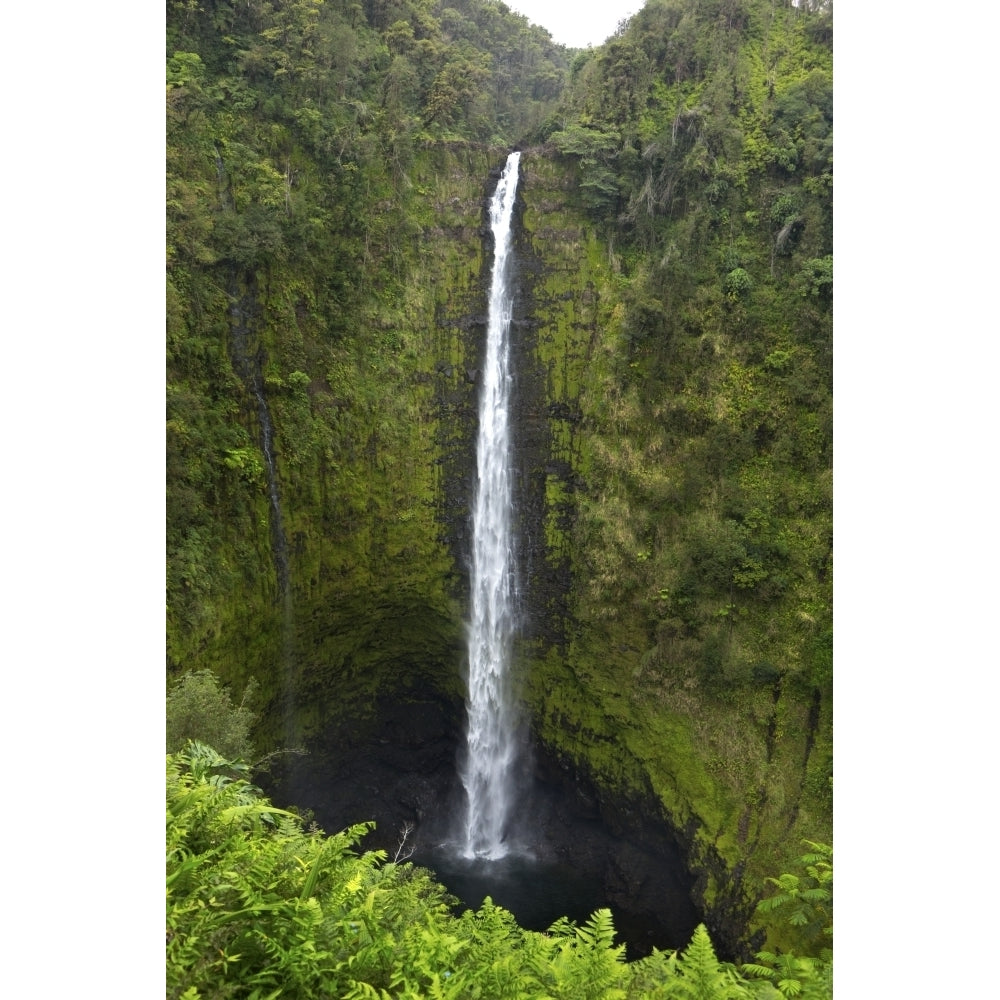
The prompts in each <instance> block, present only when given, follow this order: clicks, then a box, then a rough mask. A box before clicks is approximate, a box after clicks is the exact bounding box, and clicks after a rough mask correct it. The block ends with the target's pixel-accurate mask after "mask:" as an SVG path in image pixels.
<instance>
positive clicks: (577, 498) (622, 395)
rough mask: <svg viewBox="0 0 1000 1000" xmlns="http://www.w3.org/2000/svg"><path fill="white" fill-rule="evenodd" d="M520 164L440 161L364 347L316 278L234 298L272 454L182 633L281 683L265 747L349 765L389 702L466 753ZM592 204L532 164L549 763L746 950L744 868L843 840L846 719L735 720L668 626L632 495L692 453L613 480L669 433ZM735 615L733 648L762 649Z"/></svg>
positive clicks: (256, 450) (242, 419)
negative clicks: (646, 835) (668, 851)
mask: <svg viewBox="0 0 1000 1000" xmlns="http://www.w3.org/2000/svg"><path fill="white" fill-rule="evenodd" d="M504 155H505V152H504V151H503V150H499V149H481V148H472V147H458V146H455V147H452V148H449V149H443V148H439V149H436V150H434V151H428V152H427V153H426V154H423V155H422V156H421V158H420V159H419V161H418V164H419V166H418V168H417V169H416V170H415V171H414V174H413V187H414V195H413V197H414V199H417V198H419V199H420V200H421V202H422V203H423V206H424V216H423V220H424V221H423V222H422V223H421V227H420V231H419V232H414V233H412V234H411V240H412V243H411V244H410V246H409V248H403V249H402V254H401V255H402V261H401V263H400V267H401V273H402V274H403V275H404V277H403V278H401V280H400V281H399V282H398V284H397V285H396V286H395V288H392V289H379V288H378V287H373V288H371V289H370V290H369V293H367V295H366V298H365V305H364V308H363V310H362V311H361V312H360V313H359V314H356V315H352V316H351V317H350V320H349V321H348V322H346V323H345V324H344V329H343V330H342V331H337V332H336V333H335V334H333V335H331V331H330V330H329V329H328V328H326V327H324V324H323V323H322V321H321V320H320V319H319V318H318V316H317V314H316V313H315V312H311V311H310V307H309V304H310V300H311V298H312V297H313V296H318V295H320V294H321V289H317V288H309V287H308V286H305V285H304V284H303V282H302V278H301V276H300V275H297V274H295V273H293V272H291V271H283V270H281V269H272V270H271V272H270V273H269V274H268V276H267V279H266V280H263V281H262V280H259V279H258V280H256V281H247V280H245V279H243V278H241V277H240V276H239V275H238V274H237V275H235V276H234V279H233V281H234V284H233V286H232V289H233V292H232V293H231V295H230V297H229V301H230V303H231V307H230V308H229V309H228V310H227V311H226V313H225V315H226V316H227V317H228V320H227V322H226V324H225V325H222V324H221V323H220V324H219V325H218V332H219V334H220V336H221V337H222V338H223V340H224V342H225V343H226V344H227V352H226V355H225V358H226V359H227V360H223V359H221V358H220V361H219V364H220V367H222V368H228V370H227V371H226V372H225V375H224V378H225V385H226V387H227V391H228V392H229V394H230V399H231V403H230V410H231V412H232V413H233V415H234V417H235V418H237V420H238V424H239V426H240V427H241V428H242V429H243V432H244V434H245V436H246V439H247V442H248V443H245V444H244V445H243V447H242V450H241V451H240V450H238V449H233V452H234V453H235V454H236V455H237V457H238V456H239V455H243V456H245V466H249V471H248V470H247V468H246V467H243V468H240V469H238V470H232V471H238V472H239V473H240V475H239V477H229V478H228V479H227V480H226V481H225V484H224V485H225V488H226V489H227V490H228V493H227V494H226V500H227V502H226V505H225V516H222V513H223V511H222V510H221V508H220V505H217V506H216V507H215V510H216V511H218V512H220V516H219V520H218V522H217V523H216V524H215V529H214V530H216V531H217V538H216V541H215V544H216V545H217V547H218V548H217V552H218V556H219V558H220V560H221V561H222V562H223V563H224V564H226V565H227V566H230V567H231V568H232V574H231V577H230V579H231V580H232V584H231V585H230V586H229V587H228V588H225V589H222V588H220V589H219V590H217V591H216V592H214V593H212V594H211V595H210V603H211V607H212V608H213V609H214V617H213V620H212V622H211V627H202V628H201V629H198V628H196V627H191V626H190V625H188V624H187V623H185V622H184V621H182V620H178V619H176V618H175V619H174V620H173V622H172V631H171V644H170V654H171V659H172V661H173V662H174V663H175V664H176V665H177V666H179V667H184V668H190V667H204V666H210V667H213V668H215V669H216V670H218V671H219V673H220V674H221V675H222V676H223V677H224V678H225V679H226V680H227V681H229V682H231V683H234V684H235V685H237V686H238V685H239V684H240V683H241V682H242V680H243V679H244V678H245V677H247V676H250V675H253V676H255V677H257V678H258V680H260V681H261V682H262V693H263V696H264V697H265V699H266V702H267V707H266V709H265V712H264V720H263V723H262V726H261V730H260V733H259V734H258V735H259V739H260V741H261V743H262V744H264V745H265V746H270V745H278V744H284V745H288V744H292V743H303V742H304V743H305V744H306V745H307V746H310V747H311V748H312V749H313V751H314V752H316V753H320V754H327V755H330V754H334V753H335V747H336V744H337V741H338V740H339V739H341V737H343V735H344V734H345V733H347V732H348V730H349V731H350V733H351V740H352V741H353V743H351V744H350V745H353V746H357V745H360V743H361V742H364V741H365V740H374V739H379V738H381V739H390V740H391V738H392V734H391V733H385V732H384V731H383V729H382V722H381V721H380V716H379V711H378V707H379V704H386V703H400V702H404V703H405V702H413V703H414V704H415V705H416V704H421V705H427V704H428V703H436V704H439V705H442V706H443V708H442V709H441V711H443V712H444V713H445V717H446V718H447V719H449V720H450V721H449V722H448V724H447V726H446V730H447V731H448V732H450V733H451V736H447V735H446V736H445V737H444V739H445V742H444V744H442V746H445V747H446V746H447V745H448V740H449V739H450V740H454V739H455V738H456V734H457V732H458V731H459V728H460V720H461V700H462V697H463V688H462V670H463V665H464V655H465V651H464V621H465V617H466V605H467V586H468V583H467V575H466V566H467V562H468V546H469V531H470V525H469V502H470V499H471V496H472V487H473V482H472V480H473V477H474V468H475V461H474V447H475V421H476V390H477V380H478V369H479V367H480V354H481V351H482V341H483V333H484V330H485V308H486V305H485V303H486V282H487V281H488V272H489V253H490V247H489V237H488V232H487V229H486V227H485V223H484V217H483V212H484V206H485V202H486V199H487V198H488V196H489V193H490V191H491V188H492V185H493V184H495V175H496V172H497V170H498V169H499V166H500V165H501V164H502V162H503V158H504ZM491 174H492V175H493V176H492V177H491ZM577 199H578V189H577V184H576V179H575V177H574V174H573V171H572V168H571V167H570V166H569V165H567V164H565V163H563V162H560V161H559V160H558V159H557V158H554V157H553V156H552V155H549V154H547V153H546V152H545V151H543V150H540V149H539V150H534V149H529V150H526V151H525V152H524V154H523V157H522V178H521V183H520V186H519V192H518V202H517V210H516V226H517V229H516V246H515V253H516V257H515V266H516V271H517V276H518V279H517V280H518V286H519V290H520V291H519V297H518V301H517V305H516V307H515V316H514V338H513V351H514V363H513V367H514V371H515V372H516V391H515V400H514V403H513V405H514V424H515V450H516V454H517V460H516V461H517V484H516V491H517V496H516V506H517V532H518V547H519V559H518V561H519V565H520V568H521V572H522V579H523V591H522V603H523V608H524V627H523V632H522V635H521V637H520V641H519V645H518V654H517V666H516V670H517V674H518V677H519V679H520V683H521V690H522V693H523V698H524V701H525V711H526V712H527V713H528V714H529V716H530V718H531V720H532V727H533V731H534V734H535V738H536V739H537V741H538V743H539V746H540V748H543V749H542V752H543V753H544V754H545V755H546V756H547V757H548V758H550V759H551V760H552V761H553V762H554V766H555V767H556V769H557V770H558V768H559V767H560V766H561V767H563V768H569V769H570V770H571V772H572V773H576V774H578V775H581V776H586V777H587V779H588V780H589V781H592V782H593V784H594V786H595V788H597V789H598V798H599V800H600V801H599V806H598V808H599V811H603V812H604V814H605V816H606V817H607V818H611V817H614V816H617V819H616V822H618V823H622V822H625V821H624V820H622V819H621V816H622V815H627V814H628V813H629V811H632V812H633V813H634V823H633V827H634V828H635V829H638V828H639V827H641V826H642V824H643V823H644V822H646V821H647V820H650V819H652V820H653V821H654V822H661V823H662V824H663V825H664V828H665V829H670V830H673V831H676V833H677V836H678V837H679V838H680V841H681V845H682V849H683V851H684V852H685V854H686V859H687V863H688V865H689V867H690V868H691V869H692V870H693V871H695V872H697V873H700V879H701V881H700V884H699V892H700V894H701V896H702V898H703V900H705V901H706V902H707V904H708V907H709V913H710V915H712V914H714V917H712V916H710V920H711V922H712V923H713V925H714V933H715V935H716V937H717V939H719V940H720V941H721V942H723V944H724V945H727V946H728V947H729V948H730V949H731V950H733V951H734V952H735V951H736V950H737V949H738V940H737V938H738V936H739V931H738V930H735V929H734V928H735V927H736V926H737V925H738V924H739V923H740V922H741V921H742V920H745V918H746V917H747V916H748V915H749V895H750V893H749V891H747V892H744V890H743V889H742V888H741V882H740V878H739V872H742V871H744V870H749V872H750V873H751V874H755V873H756V871H757V869H758V868H760V867H763V866H766V865H770V864H771V863H772V861H773V860H774V858H775V857H780V856H781V854H782V851H783V850H784V848H785V845H786V844H788V843H793V844H795V843H797V842H798V840H799V838H800V837H805V836H811V837H816V836H817V835H818V834H817V833H816V827H817V825H820V826H822V825H823V823H824V822H825V821H824V820H823V818H822V815H819V816H818V817H817V815H816V814H815V812H814V810H815V809H816V808H817V806H816V804H815V803H816V799H815V796H814V795H811V794H810V791H809V789H808V788H806V787H804V783H805V782H806V779H807V777H808V775H809V773H810V767H814V766H815V758H814V756H813V755H814V754H815V753H816V750H815V747H816V742H817V739H819V741H820V743H823V741H824V740H826V741H828V738H829V736H828V733H829V715H828V706H827V705H825V704H823V703H821V702H818V701H817V699H816V698H815V697H814V696H813V695H811V693H810V692H809V691H808V689H807V688H801V689H800V688H796V687H795V686H794V685H792V684H785V685H783V684H782V683H781V682H780V679H779V678H778V677H777V676H776V675H775V676H770V675H769V676H768V677H766V678H763V683H762V684H760V685H757V686H751V687H750V688H749V689H745V690H744V691H743V692H742V693H741V694H737V695H733V696H731V697H729V698H728V699H719V698H718V697H714V696H713V695H712V694H711V692H710V691H709V690H707V689H706V687H704V686H700V685H699V684H698V683H692V680H691V677H692V675H691V668H690V663H689V661H687V660H685V658H684V656H683V655H677V656H675V657H673V658H671V657H670V656H663V655H662V652H661V650H660V648H659V644H660V643H661V642H662V635H663V631H664V628H665V627H667V626H665V625H664V624H663V622H662V620H663V619H666V618H668V612H667V611H666V610H665V608H664V604H665V601H664V599H663V598H662V595H661V588H659V587H657V588H656V589H655V590H653V591H652V592H650V587H649V584H648V582H647V580H646V578H645V577H644V574H643V570H644V568H645V564H646V563H647V562H648V561H649V560H650V559H655V558H656V556H655V555H654V553H653V552H651V551H647V548H648V549H649V550H652V549H654V548H655V547H656V546H658V545H659V546H661V547H663V546H665V545H666V542H658V541H657V539H656V537H655V536H649V535H647V536H646V538H647V540H643V538H636V537H633V536H628V537H624V538H623V537H622V536H623V533H628V532H629V531H631V530H634V529H633V527H632V524H633V522H634V520H635V518H636V517H637V516H639V515H640V513H641V512H640V509H639V507H638V506H637V505H639V504H640V503H641V501H642V497H641V496H636V494H635V493H634V492H629V489H628V476H630V475H631V476H636V475H638V476H642V477H646V478H647V479H648V478H649V477H656V476H663V475H664V474H665V473H664V471H663V469H664V466H665V465H669V461H670V456H669V455H662V456H661V458H662V461H660V460H659V459H658V458H657V457H656V455H655V454H653V455H652V456H650V455H648V454H647V455H644V456H640V458H639V460H638V461H637V463H636V465H635V468H632V469H629V470H626V471H625V472H620V473H619V476H620V478H621V479H622V480H624V482H625V485H622V483H621V482H618V481H617V480H616V478H615V475H612V474H609V469H610V470H611V472H612V473H613V472H614V467H613V462H612V459H611V458H609V455H610V453H611V451H612V450H613V449H628V448H630V447H632V448H638V447H640V442H642V441H644V440H646V439H648V438H649V436H650V435H651V434H653V433H654V432H655V430H654V429H651V422H650V415H649V414H648V413H643V412H642V411H641V410H640V409H639V407H637V406H636V404H635V401H634V399H630V398H629V393H630V391H634V389H630V387H629V386H628V384H627V383H626V384H625V385H624V386H623V384H622V380H621V378H620V376H619V370H620V369H621V368H623V367H624V369H625V371H626V372H629V371H634V369H631V368H629V366H630V365H632V364H635V362H634V361H632V360H630V358H631V357H632V354H631V353H630V347H629V344H630V340H629V337H628V328H627V324H626V322H625V316H626V308H625V305H624V297H625V295H627V293H628V289H629V286H630V282H629V280H628V279H627V277H626V276H624V275H623V274H622V271H621V268H620V266H616V261H615V258H614V255H613V253H612V252H611V251H610V248H609V247H608V246H607V245H605V244H604V243H602V241H601V239H600V238H599V236H598V234H597V232H596V230H595V227H594V225H593V224H592V223H591V222H590V221H589V220H588V218H587V216H586V215H585V213H584V212H583V210H582V207H581V206H580V205H579V203H578V200H577ZM411 209H412V206H411ZM219 377H222V376H219ZM659 391H660V392H663V390H662V389H661V390H659ZM265 445H266V446H265ZM647 450H648V448H647ZM233 461H236V459H235V458H234V459H233ZM224 468H225V469H226V470H229V466H228V464H227V465H226V466H224ZM220 488H221V487H220ZM231 512H238V513H239V515H240V516H239V518H238V519H233V518H231ZM276 515H277V516H276ZM642 516H643V517H644V518H645V522H646V523H647V525H649V524H650V523H652V522H655V520H656V515H655V512H651V511H649V510H647V511H645V512H644V513H642ZM672 516H676V514H674V515H672ZM657 530H665V528H664V526H660V527H659V528H658V529H657ZM644 552H646V555H645V558H644V557H643V553H644ZM628 560H631V563H632V566H633V570H634V572H633V573H632V574H631V575H629V571H628V564H627V561H628ZM284 580H287V586H284V585H283V581H284ZM747 617H749V616H747ZM734 618H735V622H734V624H731V625H730V630H731V634H733V635H735V636H736V639H735V640H734V641H737V642H746V641H747V640H746V639H745V638H743V637H742V636H741V635H740V629H741V628H742V627H744V623H743V622H741V621H740V620H739V619H738V617H737V616H735V615H734ZM678 649H680V646H678ZM435 711H438V710H435ZM345 727H346V728H345ZM345 745H347V744H345ZM443 752H444V751H440V752H439V753H438V756H436V757H435V760H436V762H437V763H436V764H435V767H438V768H440V767H441V766H444V765H443V763H442V761H443V758H441V757H440V753H443ZM445 756H447V754H445ZM331 759H332V758H331ZM359 808H360V803H359ZM623 811H624V812H623ZM657 817H658V819H657ZM356 818H357V819H359V820H360V819H365V818H369V817H367V816H358V817H356ZM626 825H627V823H626ZM758 858H759V861H758V860H757V859H758ZM736 865H740V869H739V872H738V873H737V877H734V875H733V868H734V866H736Z"/></svg>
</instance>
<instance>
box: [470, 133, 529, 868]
mask: <svg viewBox="0 0 1000 1000" xmlns="http://www.w3.org/2000/svg"><path fill="white" fill-rule="evenodd" d="M520 158H521V154H520V153H511V154H510V156H508V157H507V164H506V166H505V167H504V170H503V173H502V174H501V176H500V181H499V183H498V184H497V189H496V192H495V193H494V195H493V199H492V201H491V202H490V225H491V229H492V232H493V238H494V243H495V249H494V257H493V272H492V278H491V282H490V305H489V322H488V325H487V333H486V359H485V362H484V365H483V374H482V386H481V397H480V401H479V438H478V443H477V448H476V455H477V466H478V479H477V485H476V496H475V507H474V513H473V553H472V581H471V582H472V586H471V591H472V593H471V598H472V612H471V618H470V621H469V626H468V632H469V668H468V669H469V674H468V695H467V711H468V733H467V741H468V742H467V747H466V757H465V760H464V762H463V766H462V768H461V778H462V784H463V785H464V787H465V793H466V797H467V808H468V811H467V813H466V821H465V842H464V845H463V850H462V853H463V854H464V856H465V857H467V858H473V857H479V858H488V859H497V858H502V857H504V855H506V854H507V852H508V850H509V848H508V845H507V844H506V843H505V839H504V838H505V832H506V831H505V827H506V825H507V816H508V813H509V811H510V807H511V801H510V800H511V795H512V787H511V786H512V781H511V774H512V768H513V765H514V762H515V756H516V726H515V720H514V718H513V706H512V705H511V691H510V678H509V676H508V675H509V665H510V654H511V640H512V634H513V629H514V607H513V604H514V602H513V597H514V571H515V568H514V558H513V545H512V540H511V470H510V432H509V427H508V410H509V396H510V375H509V373H508V361H509V354H510V350H509V344H508V333H509V331H510V321H511V312H512V307H513V294H512V291H511V289H510V283H509V271H510V267H509V258H510V244H511V238H510V229H511V217H512V215H513V211H514V197H515V193H516V191H517V174H518V166H519V162H520Z"/></svg>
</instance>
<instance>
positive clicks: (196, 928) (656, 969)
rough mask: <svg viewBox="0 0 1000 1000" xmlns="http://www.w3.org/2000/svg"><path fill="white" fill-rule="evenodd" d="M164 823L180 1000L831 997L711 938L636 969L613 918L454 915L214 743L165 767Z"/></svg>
mask: <svg viewBox="0 0 1000 1000" xmlns="http://www.w3.org/2000/svg"><path fill="white" fill-rule="evenodd" d="M166 817H167V836H166V862H167V864H166V871H167V916H166V941H167V997H168V998H171V1000H181V998H185V1000H197V998H199V997H203V998H210V997H211V998H225V997H234V998H236V997H246V998H265V997H270V998H277V997H289V998H309V997H317V998H319V997H323V998H329V997H331V996H336V997H343V998H345V1000H368V998H372V1000H385V998H398V1000H445V998H455V1000H459V998H461V1000H464V998H468V997H479V998H483V1000H487V998H489V1000H546V998H548V1000H562V998H564V1000H626V998H640V997H645V998H651V1000H652V998H657V1000H668V998H670V1000H673V998H677V1000H737V998H744V997H746V998H750V997H778V996H786V997H792V996H805V997H829V996H831V993H830V990H829V966H828V964H827V963H826V961H825V960H824V959H819V958H813V959H798V958H795V957H794V956H790V955H787V956H769V955H762V956H760V957H759V960H758V961H759V964H755V965H752V966H747V967H744V968H742V969H741V968H738V967H736V966H734V965H732V964H730V963H725V962H720V961H719V960H718V958H717V957H716V954H715V951H714V948H713V946H712V942H711V939H710V937H709V935H708V932H707V931H706V929H705V927H704V926H699V927H698V928H697V929H696V931H695V933H694V936H693V938H692V940H691V942H690V944H689V945H688V946H687V947H686V948H684V949H681V950H680V951H677V952H659V951H654V952H653V954H652V955H651V956H649V957H648V958H645V959H641V960H639V961H636V962H632V963H626V962H625V961H624V946H623V945H620V944H616V943H615V929H614V924H613V921H612V917H611V913H610V911H608V910H597V911H596V912H595V913H594V914H593V915H592V916H591V918H590V919H589V920H588V921H586V922H585V923H583V924H582V925H580V926H577V925H575V924H573V923H571V922H570V921H568V920H566V919H565V918H563V919H560V920H559V921H557V922H556V923H555V924H553V925H552V927H551V928H550V929H549V930H548V931H547V932H546V933H539V932H535V931H526V930H522V929H521V928H520V927H518V926H517V924H516V923H515V921H514V919H513V918H512V917H511V915H510V914H509V913H508V912H506V911H505V910H503V909H502V908H501V907H498V906H495V905H494V904H493V903H492V902H491V901H490V900H489V899H487V900H486V901H485V902H484V903H483V905H482V906H481V907H480V908H479V909H478V910H476V911H472V910H465V911H464V912H462V913H461V914H456V912H455V907H454V905H453V904H454V902H455V901H454V900H453V899H451V898H450V897H449V896H448V895H447V893H446V891H445V890H444V889H443V888H442V887H441V886H440V885H438V884H436V883H435V882H434V881H433V879H432V877H431V875H430V873H429V872H427V871H425V870H422V869H419V868H415V867H413V866H412V865H410V864H397V863H394V862H391V861H389V860H388V859H387V857H386V855H385V853H384V852H382V851H361V850H360V849H359V842H360V840H361V839H362V837H363V836H364V834H365V833H366V832H367V830H368V828H369V825H368V824H363V823H362V824H358V825H356V826H353V827H350V828H348V829H345V830H343V831H341V832H340V833H338V834H336V835H334V836H325V835H324V834H323V833H322V832H320V831H318V830H316V829H305V828H304V826H303V823H302V822H301V820H300V819H299V818H298V817H296V816H295V815H293V814H291V813H289V812H287V811H285V810H282V809H277V808H275V807H274V806H273V805H272V804H271V803H270V802H269V801H268V800H267V799H266V798H265V797H264V796H263V795H262V793H261V792H260V791H259V789H257V788H255V787H254V786H253V785H252V784H251V783H250V781H249V778H248V776H247V769H246V766H245V765H243V764H241V763H240V762H239V761H231V760H227V759H226V758H224V757H222V756H221V755H219V754H218V753H216V752H215V751H214V750H212V749H211V748H210V747H207V746H205V745H204V744H201V743H197V742H191V743H189V744H188V745H187V746H186V748H185V749H184V750H183V751H181V752H180V753H177V754H173V755H168V756H167V809H166ZM766 961H769V962H770V963H771V964H765V962H766ZM772 981H773V982H774V984H775V985H774V986H772Z"/></svg>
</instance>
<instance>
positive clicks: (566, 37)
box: [504, 0, 645, 49]
mask: <svg viewBox="0 0 1000 1000" xmlns="http://www.w3.org/2000/svg"><path fill="white" fill-rule="evenodd" d="M504 2H505V3H506V4H507V6H508V7H510V9H511V10H515V11H517V13H518V14H523V15H524V16H525V17H526V18H527V19H528V20H529V21H532V22H534V23H535V24H540V25H541V26H542V27H543V28H547V29H548V31H549V34H550V35H552V38H553V40H554V41H556V42H561V43H562V44H563V45H569V46H570V47H572V48H577V49H583V48H586V47H587V46H588V45H595V46H596V45H600V44H601V42H603V41H604V40H605V39H606V38H607V37H608V36H609V35H612V34H614V30H615V28H616V27H617V26H618V22H619V21H620V20H621V19H622V18H623V17H629V16H631V15H632V14H634V13H635V12H636V11H637V10H639V9H640V8H641V7H642V6H643V4H644V2H645V0H626V2H625V3H620V2H619V3H608V2H607V0H504Z"/></svg>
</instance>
